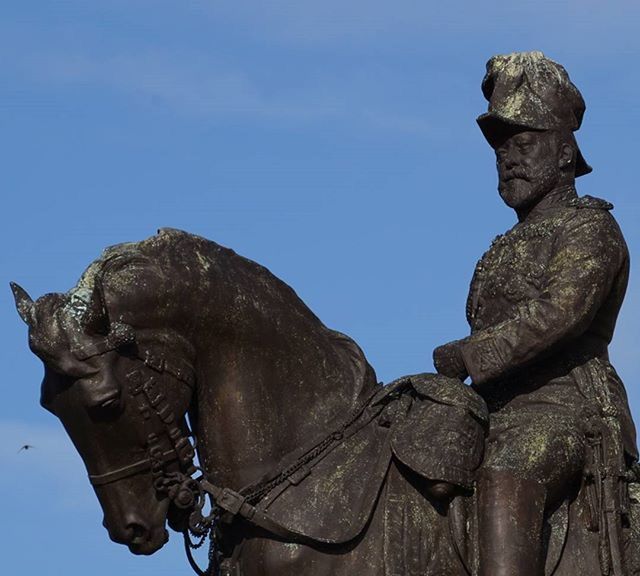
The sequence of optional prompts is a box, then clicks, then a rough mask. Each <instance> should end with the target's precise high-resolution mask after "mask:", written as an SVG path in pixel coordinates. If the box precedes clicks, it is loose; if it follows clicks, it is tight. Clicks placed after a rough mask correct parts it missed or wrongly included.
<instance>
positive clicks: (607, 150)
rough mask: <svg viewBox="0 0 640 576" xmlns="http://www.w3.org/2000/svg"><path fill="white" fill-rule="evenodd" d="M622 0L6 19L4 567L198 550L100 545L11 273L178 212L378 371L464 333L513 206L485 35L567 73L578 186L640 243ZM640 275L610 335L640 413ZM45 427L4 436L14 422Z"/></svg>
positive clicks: (43, 10)
mask: <svg viewBox="0 0 640 576" xmlns="http://www.w3.org/2000/svg"><path fill="white" fill-rule="evenodd" d="M639 24H640V3H638V2H637V1H636V0H628V1H623V0H608V1H607V2H602V1H601V0H565V1H562V0H553V1H552V0H537V1H535V2H533V1H526V2H525V1H517V0H515V1H514V0H493V1H491V2H477V1H475V0H449V1H448V2H443V1H438V2H435V1H430V0H427V1H425V0H420V1H418V0H395V1H394V2H390V1H384V2H383V1H380V0H366V1H365V0H346V1H345V0H322V1H308V0H276V1H269V0H263V1H256V0H254V1H242V0H235V1H230V0H207V1H205V0H180V1H178V0H102V1H100V2H87V1H86V0H49V1H46V0H31V1H29V2H11V3H6V5H4V6H3V10H2V18H1V19H0V51H1V53H2V56H3V57H2V66H1V68H0V93H1V102H2V106H1V108H0V113H1V114H2V122H1V126H2V138H1V139H0V147H1V153H2V159H3V162H2V170H1V172H0V182H1V184H2V198H3V201H2V212H1V214H2V226H1V227H0V234H1V235H2V238H1V240H2V245H3V247H4V248H3V250H2V251H1V258H2V265H1V267H0V270H1V275H2V278H1V280H2V282H0V284H1V285H2V286H4V288H3V289H2V290H0V304H1V309H2V319H3V321H2V326H1V328H0V330H1V332H0V339H1V341H0V344H1V346H0V354H1V355H2V365H3V367H4V368H5V371H6V374H5V377H4V378H3V383H2V399H3V401H2V403H1V405H0V457H1V458H2V474H0V500H1V502H2V516H1V517H0V534H2V537H1V539H0V548H1V549H2V566H3V568H2V572H3V574H8V575H11V576H14V575H15V576H21V575H33V574H38V573H46V574H49V575H52V576H55V575H58V574H60V575H63V574H64V575H65V576H75V575H81V574H82V575H84V574H87V573H91V574H92V575H93V576H107V575H109V576H111V575H113V574H122V575H130V574H131V575H133V574H136V575H137V574H140V575H142V574H154V575H165V574H166V575H172V576H174V575H177V574H189V570H190V569H189V568H188V566H187V564H186V561H185V559H184V557H183V554H182V548H181V541H180V537H179V536H177V535H176V536H174V537H173V539H172V541H171V542H170V543H169V544H168V545H167V546H166V547H165V548H164V549H163V550H162V551H161V552H159V553H158V554H156V555H155V556H153V557H151V558H138V557H134V556H132V555H131V554H130V553H129V552H128V550H127V549H126V548H124V547H122V546H119V545H116V544H113V543H111V542H110V541H109V540H108V537H107V534H106V531H105V530H104V529H103V528H102V527H101V525H100V521H101V512H100V509H99V507H98V504H97V501H96V500H95V497H94V496H93V493H92V491H91V489H90V487H89V484H88V481H87V480H86V476H85V472H84V469H83V466H82V463H81V462H80V460H79V458H78V457H77V456H76V455H75V452H74V451H73V449H72V447H71V445H70V442H69V441H68V440H67V439H66V437H65V436H64V434H63V432H62V430H61V426H60V425H59V424H58V422H57V421H56V420H55V418H54V417H53V416H51V415H50V414H48V413H46V412H45V411H44V410H42V409H41V408H40V407H39V405H38V396H39V383H40V379H41V374H42V368H41V365H40V362H39V360H38V359H37V358H36V357H34V356H32V355H31V353H30V352H29V350H28V348H27V344H26V327H25V326H24V325H23V324H22V322H21V321H20V320H19V318H18V316H17V314H16V313H15V310H14V308H13V301H12V298H11V294H10V291H9V288H8V282H9V280H15V281H17V282H19V283H20V284H21V285H23V286H24V287H25V288H26V289H27V290H28V291H29V292H30V293H31V294H32V296H34V297H37V296H40V295H42V294H44V293H45V292H53V291H66V290H67V289H69V288H70V287H71V286H73V285H74V284H75V282H76V280H77V279H78V277H79V275H80V273H81V272H82V270H83V269H84V268H85V267H86V266H87V265H88V264H89V263H90V262H91V261H92V260H94V259H95V258H96V257H97V256H98V255H99V254H100V251H101V250H102V248H103V247H105V246H108V245H111V244H115V243H118V242H123V241H130V240H140V239H143V238H145V237H147V236H150V235H152V234H154V233H155V231H156V229H157V228H159V227H162V226H169V227H174V228H181V229H184V230H188V231H191V232H194V233H197V234H200V235H203V236H206V237H207V238H210V239H213V240H215V241H217V242H219V243H221V244H224V245H226V246H229V247H232V248H233V249H235V250H236V251H237V252H239V253H240V254H243V255H245V256H247V257H249V258H252V259H254V260H256V261H258V262H260V263H261V264H264V265H266V266H267V267H268V268H270V269H271V271H272V272H274V273H275V274H276V275H278V276H279V277H281V278H282V279H284V280H285V281H286V282H288V283H289V284H290V285H291V286H293V287H294V288H295V289H296V291H297V292H298V294H299V295H300V296H301V297H302V298H303V299H304V300H305V302H306V303H307V304H308V305H309V306H310V308H311V309H312V310H314V311H315V312H316V313H317V314H318V316H319V317H320V318H321V319H322V320H323V321H324V322H325V323H326V324H327V325H328V326H330V327H332V328H335V329H338V330H341V331H343V332H346V333H347V334H349V335H351V336H352V337H353V338H355V340H356V341H357V342H358V343H359V344H360V345H361V346H362V347H363V349H364V351H365V353H366V354H367V356H368V358H369V361H370V362H371V364H372V365H373V366H374V367H375V369H376V370H377V372H378V375H379V378H380V379H381V380H384V381H389V380H391V379H393V378H395V377H398V376H401V375H403V374H408V373H413V372H420V371H429V370H432V364H431V351H432V349H433V348H434V347H435V346H436V345H438V344H441V343H444V342H446V341H449V340H451V339H454V338H458V337H462V336H464V335H466V334H467V332H468V328H467V326H466V323H465V318H464V303H465V298H466V292H467V288H468V283H469V280H470V278H471V273H472V271H473V267H474V264H475V261H476V259H477V258H478V257H480V255H481V254H482V253H483V252H484V250H485V249H486V248H487V247H488V245H489V243H490V241H491V239H492V238H493V237H494V236H495V235H496V234H498V233H501V232H503V231H505V230H506V229H507V228H509V227H510V226H511V225H512V223H513V221H514V217H513V215H512V213H511V212H510V211H509V210H508V209H507V208H506V207H504V206H503V205H502V204H501V201H500V199H499V197H498V195H497V192H496V176H495V168H494V157H493V153H492V151H491V149H490V148H489V147H488V145H487V144H486V143H485V142H484V140H483V138H482V135H481V133H480V131H479V129H478V127H477V126H476V124H475V117H476V116H477V115H478V114H480V113H482V112H483V111H484V110H485V109H486V102H485V101H484V99H483V97H482V94H481V92H480V82H481V80H482V77H483V74H484V66H485V62H486V60H487V59H488V58H489V57H490V56H491V55H493V54H495V53H507V52H512V51H517V50H534V49H537V50H542V51H544V52H545V53H546V54H547V55H548V56H549V57H551V58H553V59H555V60H557V61H559V62H560V63H562V64H563V65H564V66H565V67H566V68H567V69H568V71H569V73H570V75H571V78H572V80H573V81H574V82H575V83H576V84H577V86H578V87H579V88H580V89H581V91H582V93H583V95H584V97H585V100H586V102H587V113H586V116H585V121H584V125H583V129H582V130H581V131H580V132H579V133H578V140H579V142H580V145H581V148H582V150H583V152H584V154H585V157H586V158H587V160H588V161H589V162H590V163H591V164H592V165H593V167H594V172H593V174H591V175H589V176H586V177H584V178H581V179H580V180H579V182H578V184H579V186H578V188H579V191H580V193H582V194H591V195H594V196H600V197H604V198H606V199H608V200H610V201H611V202H613V203H614V204H615V206H616V210H615V212H614V214H615V215H616V217H617V218H618V220H619V222H620V224H621V226H622V228H623V231H624V233H625V235H626V238H627V241H628V243H629V247H630V251H631V254H632V258H633V257H635V259H636V261H637V259H638V258H639V257H640V227H639V225H638V224H639V217H640V200H639V198H638V194H637V192H636V188H637V186H636V182H635V179H636V174H637V168H638V165H639V160H638V150H639V147H640V146H639V142H638V133H639V128H640V107H638V106H637V100H638V95H639V93H640V66H638V59H639V57H640V35H638V27H639ZM639 312H640V274H639V273H638V272H637V267H636V266H633V271H632V276H631V282H630V288H629V293H628V296H627V300H626V303H625V306H624V308H623V311H622V315H621V318H620V321H619V325H618V330H617V334H616V337H615V341H614V343H613V345H612V349H611V353H612V359H613V361H614V364H615V365H616V367H617V368H618V370H619V372H620V373H621V375H622V377H623V379H624V381H625V382H626V385H627V388H628V390H629V394H630V398H631V404H632V407H633V409H634V413H635V414H636V417H639V416H640V393H639V392H638V383H639V382H640V363H639V362H638V354H637V352H636V346H637V345H638V342H639V341H640V318H639ZM25 443H29V444H33V445H34V446H35V448H34V449H33V450H30V451H28V452H24V451H22V452H20V453H16V451H17V450H18V448H19V447H20V446H21V445H23V444H25Z"/></svg>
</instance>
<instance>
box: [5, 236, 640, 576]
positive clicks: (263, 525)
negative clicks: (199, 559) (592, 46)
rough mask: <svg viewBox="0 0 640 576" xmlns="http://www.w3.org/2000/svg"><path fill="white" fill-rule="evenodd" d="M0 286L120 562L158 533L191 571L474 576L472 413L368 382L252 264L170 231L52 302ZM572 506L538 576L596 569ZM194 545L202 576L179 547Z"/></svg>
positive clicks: (590, 538)
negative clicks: (40, 366)
mask: <svg viewBox="0 0 640 576" xmlns="http://www.w3.org/2000/svg"><path fill="white" fill-rule="evenodd" d="M12 288H13V291H14V296H15V300H16V306H17V308H18V312H19V314H20V316H21V317H22V318H23V320H24V321H25V322H26V323H27V324H28V326H29V345H30V347H31V350H32V351H33V352H34V353H35V354H37V355H38V356H39V357H40V358H41V359H42V361H43V363H44V366H45V376H44V380H43V383H42V391H41V404H42V406H43V407H45V408H46V409H47V410H49V411H51V412H52V413H54V414H55V415H56V416H57V417H58V418H59V419H60V420H61V421H62V423H63V425H64V427H65V429H66V431H67V433H68V434H69V436H70V437H71V439H72V441H73V443H74V445H75V447H76V449H77V450H78V452H79V453H80V455H81V457H82V459H83V461H84V463H85V465H86V468H87V471H88V474H89V480H90V481H91V483H92V485H93V487H94V490H95V492H96V495H97V497H98V500H99V502H100V505H101V507H102V509H103V512H104V526H105V527H106V529H107V530H108V532H109V536H110V537H111V539H112V540H114V541H115V542H119V543H121V544H125V545H127V546H128V547H129V549H130V551H131V552H133V553H135V554H152V553H154V552H155V551H157V550H158V549H159V548H161V547H162V546H163V545H164V544H165V543H166V541H167V540H168V532H167V530H166V525H167V524H168V525H169V527H171V528H172V529H174V530H176V531H178V532H182V533H183V534H184V538H185V545H186V550H187V553H188V557H189V561H190V562H191V564H192V566H193V568H194V569H195V570H196V572H198V573H199V574H201V575H204V574H207V575H211V576H213V575H214V574H220V575H227V576H231V575H234V576H240V575H242V576H270V575H276V574H277V575H278V576H294V575H295V576H299V575H300V574H304V575H307V576H321V575H325V574H331V575H333V576H346V575H352V574H367V575H370V576H383V575H387V576H400V575H402V576H467V575H471V574H474V572H475V570H476V567H477V554H478V551H477V538H476V536H475V526H476V520H475V515H476V512H475V497H474V495H473V472H474V470H475V469H476V468H477V467H478V466H479V464H480V462H481V458H482V450H483V439H484V433H485V431H486V426H487V414H486V407H484V405H483V403H482V401H481V400H480V399H479V397H476V395H475V393H473V392H472V391H471V389H470V388H469V387H467V386H465V385H463V384H462V383H460V382H459V381H455V380H454V379H448V378H445V377H443V376H438V375H429V374H423V375H417V376H411V377H405V378H401V379H399V380H397V381H395V382H394V383H392V384H390V385H388V386H382V385H381V384H379V383H378V382H377V380H376V376H375V373H374V371H373V369H372V368H371V366H370V365H369V364H368V362H367V360H366V358H365V357H364V354H363V353H362V351H361V350H360V348H359V347H358V346H357V345H356V344H355V343H354V342H353V341H352V340H351V339H349V338H348V337H346V336H344V335H342V334H340V333H337V332H334V331H332V330H329V329H328V328H326V327H325V326H324V325H323V324H322V323H321V322H320V320H319V319H318V318H317V317H316V316H315V315H314V314H313V313H312V312H311V311H310V310H309V309H308V308H307V307H306V306H305V304H304V303H303V302H302V301H301V300H300V299H299V298H298V296H297V295H296V294H295V292H294V291H293V290H292V289H291V288H290V287H288V286H287V285H286V284H284V283H283V282H282V281H280V280H279V279H277V278H276V277H274V276H273V275H272V274H271V273H270V272H269V271H268V270H267V269H266V268H264V267H262V266H260V265H258V264H256V263H254V262H252V261H250V260H247V259H245V258H242V257H241V256H238V255H237V254H236V253H235V252H233V251H232V250H229V249H227V248H224V247H221V246H219V245H217V244H215V243H213V242H211V241H208V240H206V239H204V238H200V237H197V236H193V235H190V234H188V233H185V232H181V231H177V230H172V229H162V230H160V231H159V233H158V234H157V235H155V236H153V237H151V238H149V239H147V240H144V241H142V242H138V243H127V244H120V245H117V246H114V247H112V248H109V249H107V250H105V252H104V253H103V255H102V256H101V257H100V258H99V259H98V260H96V261H95V262H93V263H92V264H91V265H90V266H89V267H88V268H87V270H86V271H85V272H84V274H83V275H82V277H81V279H80V280H79V282H78V284H77V285H76V286H75V287H74V288H72V289H71V290H70V291H69V292H67V293H66V294H47V295H45V296H42V297H41V298H39V299H38V300H37V301H35V302H34V301H33V300H32V299H31V298H30V297H29V296H28V294H27V293H26V292H25V291H24V290H23V289H22V288H20V287H19V286H17V285H15V284H12ZM192 439H193V440H192ZM196 452H197V461H198V464H199V465H198V466H196V465H195V464H194V458H195V453H196ZM434 470H435V471H436V472H434ZM198 472H199V473H200V475H199V476H198V477H196V478H194V475H195V474H197V473H198ZM583 482H586V481H583ZM629 486H630V494H631V498H630V499H629V501H628V508H627V510H626V516H625V517H626V519H627V523H626V525H625V528H624V533H623V543H622V547H623V549H624V551H625V563H626V572H625V574H629V575H632V574H633V575H637V574H640V559H639V558H638V556H639V553H638V547H639V546H638V542H640V540H638V537H639V536H640V534H639V532H640V521H639V519H638V511H639V509H640V504H639V501H640V500H639V497H640V490H637V489H636V485H635V484H633V483H631V484H629ZM586 494H587V490H586V489H585V487H584V486H577V487H576V491H575V494H573V495H572V496H571V497H569V498H567V500H566V501H565V502H564V503H562V504H561V505H560V506H559V507H558V509H557V510H555V511H554V512H553V513H552V514H550V516H549V518H547V519H546V532H545V533H546V537H545V538H546V574H547V575H551V574H555V575H557V576H577V575H578V574H579V575H581V576H603V574H605V572H604V571H603V570H604V568H603V566H605V564H606V562H603V559H602V556H603V554H605V552H606V550H605V548H606V546H605V547H604V548H603V539H604V538H603V530H602V529H599V528H598V526H595V527H594V525H593V522H591V523H590V522H589V521H587V520H585V518H586V517H587V516H588V515H589V514H588V513H589V511H590V502H589V499H588V498H587V497H586ZM207 496H208V497H210V500H211V502H212V505H211V507H210V508H209V507H208V506H207V504H206V501H207ZM596 524H597V523H596ZM207 537H208V538H209V540H210V551H209V560H210V565H209V567H208V568H206V569H205V570H203V569H201V568H199V567H198V565H197V563H196V562H195V561H194V560H193V557H192V556H191V549H192V548H193V547H197V546H199V545H200V544H202V543H203V542H204V541H205V540H206V539H207ZM194 539H195V541H194ZM616 576H622V575H616Z"/></svg>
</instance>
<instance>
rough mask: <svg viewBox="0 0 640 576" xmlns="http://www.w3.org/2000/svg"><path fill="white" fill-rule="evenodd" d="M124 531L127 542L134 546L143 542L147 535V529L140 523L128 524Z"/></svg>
mask: <svg viewBox="0 0 640 576" xmlns="http://www.w3.org/2000/svg"><path fill="white" fill-rule="evenodd" d="M125 530H126V532H127V536H128V540H129V542H131V543H134V544H136V543H140V542H144V541H145V540H146V539H147V536H148V534H149V529H148V528H147V527H146V526H145V525H144V524H142V523H141V522H129V523H128V524H127V525H126V527H125Z"/></svg>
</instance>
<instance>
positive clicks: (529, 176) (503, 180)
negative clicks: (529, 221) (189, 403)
mask: <svg viewBox="0 0 640 576" xmlns="http://www.w3.org/2000/svg"><path fill="white" fill-rule="evenodd" d="M496 163H497V167H498V190H499V192H500V196H501V197H502V199H503V200H504V202H505V203H506V204H507V205H508V206H510V207H511V208H513V209H515V210H523V209H527V208H532V207H533V206H535V205H536V204H537V203H538V202H539V201H540V200H542V198H544V196H545V195H546V194H547V193H549V192H550V191H551V190H553V189H554V188H555V187H556V186H557V185H558V183H559V181H560V178H561V171H560V165H559V139H558V137H557V134H556V133H555V132H553V131H522V132H517V133H515V134H513V135H510V136H509V137H507V138H506V139H505V140H504V142H502V143H501V144H500V145H499V146H498V147H497V148H496Z"/></svg>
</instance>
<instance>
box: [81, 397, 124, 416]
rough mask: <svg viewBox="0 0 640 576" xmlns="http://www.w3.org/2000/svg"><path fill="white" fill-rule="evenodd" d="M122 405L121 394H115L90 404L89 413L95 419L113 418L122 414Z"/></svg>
mask: <svg viewBox="0 0 640 576" xmlns="http://www.w3.org/2000/svg"><path fill="white" fill-rule="evenodd" d="M121 408H122V403H121V399H120V394H113V395H110V396H108V397H107V398H100V399H94V401H93V402H90V404H89V412H90V413H91V414H92V416H93V417H94V418H98V419H102V418H112V417H114V416H116V415H117V414H119V413H120V410H121Z"/></svg>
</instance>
